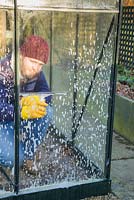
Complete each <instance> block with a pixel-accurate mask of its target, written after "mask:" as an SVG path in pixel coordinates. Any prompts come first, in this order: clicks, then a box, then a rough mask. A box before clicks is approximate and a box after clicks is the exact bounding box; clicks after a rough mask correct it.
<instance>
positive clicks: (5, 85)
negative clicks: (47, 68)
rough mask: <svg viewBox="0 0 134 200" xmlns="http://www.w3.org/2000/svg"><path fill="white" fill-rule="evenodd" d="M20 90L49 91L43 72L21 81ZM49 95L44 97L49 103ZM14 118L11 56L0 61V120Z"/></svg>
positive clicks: (4, 120)
mask: <svg viewBox="0 0 134 200" xmlns="http://www.w3.org/2000/svg"><path fill="white" fill-rule="evenodd" d="M20 92H50V89H49V87H48V84H47V81H46V78H45V75H44V73H43V72H42V71H41V72H40V74H39V75H38V77H36V78H34V79H33V80H30V81H28V82H26V83H21V85H20ZM50 101H51V96H49V97H47V98H46V102H47V103H50ZM13 119H14V73H13V70H12V68H11V56H10V55H8V56H7V57H6V58H4V59H2V60H1V61H0V121H3V122H8V121H12V120H13Z"/></svg>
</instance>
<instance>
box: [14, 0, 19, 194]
mask: <svg viewBox="0 0 134 200" xmlns="http://www.w3.org/2000/svg"><path fill="white" fill-rule="evenodd" d="M14 30H15V31H14V61H15V63H14V64H15V88H14V90H15V107H14V108H15V133H14V134H15V137H14V138H15V166H14V184H15V187H14V192H15V193H16V194H18V191H19V126H20V116H19V84H18V83H19V77H18V74H19V73H18V70H19V69H18V64H17V63H18V39H17V2H16V0H14Z"/></svg>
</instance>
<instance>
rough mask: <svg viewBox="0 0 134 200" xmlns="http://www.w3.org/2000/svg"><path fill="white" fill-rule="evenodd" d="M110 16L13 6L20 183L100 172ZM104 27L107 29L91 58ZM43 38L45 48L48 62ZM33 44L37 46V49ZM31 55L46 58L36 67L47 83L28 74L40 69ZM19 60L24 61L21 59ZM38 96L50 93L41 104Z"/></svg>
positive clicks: (110, 51)
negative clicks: (16, 29)
mask: <svg viewBox="0 0 134 200" xmlns="http://www.w3.org/2000/svg"><path fill="white" fill-rule="evenodd" d="M113 16H114V14H113V13H101V12H100V13H99V12H97V13H95V12H93V13H91V12H89V13H86V12H83V13H76V12H69V11H68V12H58V11H52V12H50V11H43V10H40V11H33V10H21V9H19V10H18V26H19V38H18V39H19V46H20V55H21V56H20V58H21V59H20V62H19V67H20V70H21V76H20V96H21V113H20V114H21V126H20V140H21V142H20V148H21V153H22V154H21V157H20V166H21V168H20V189H24V188H31V187H38V186H44V185H45V186H48V185H53V184H63V182H64V183H65V184H68V183H69V184H72V182H73V183H75V184H78V181H88V182H92V181H95V180H96V179H97V180H99V179H100V178H103V177H104V175H103V172H104V163H105V145H106V133H107V119H108V100H109V91H110V76H111V65H112V58H113V50H114V37H115V35H114V33H115V30H114V26H112V20H113ZM102 22H103V23H102ZM110 26H111V33H110V34H109V38H108V42H107V44H105V49H104V51H103V55H102V58H101V60H100V62H101V63H100V64H98V63H99V62H98V60H99V57H100V55H101V51H102V47H103V44H104V41H105V39H106V38H107V34H108V30H109V27H110ZM31 35H32V36H31ZM33 35H34V36H33ZM38 37H42V38H44V39H45V41H44V40H42V39H41V38H38ZM26 38H27V39H26ZM40 41H42V42H41V43H40ZM38 42H39V43H40V45H38V48H37V46H36V45H37V43H38ZM46 42H47V44H48V46H49V58H48V61H47V59H46V57H47V56H48V46H47V44H46ZM41 47H42V48H43V51H40V48H41ZM42 52H45V57H42ZM43 55H44V53H43ZM27 58H28V59H27ZM29 58H30V60H29ZM38 61H40V64H42V63H46V64H44V65H43V70H42V72H44V74H45V77H46V81H47V83H48V86H47V85H46V82H45V87H44V82H42V80H43V79H40V78H41V77H40V76H37V77H36V76H32V74H34V72H35V71H36V72H38V73H39V74H40V69H41V68H40V67H39V65H38V64H39V62H38ZM26 62H27V63H28V65H24V63H25V64H26ZM22 64H23V65H22ZM26 66H27V67H26ZM30 66H31V71H30V72H29V68H30ZM24 68H25V70H24ZM96 68H98V71H97V74H96V77H95V81H94V82H93V87H92V88H91V94H90V96H89V98H88V101H87V104H86V106H85V107H86V109H85V110H84V111H83V115H82V118H81V119H80V121H79V116H80V112H81V108H82V106H83V103H84V101H85V98H86V95H87V90H88V87H89V85H90V84H91V80H92V78H93V76H94V71H95V69H96ZM33 69H34V70H33ZM42 72H41V74H42ZM49 87H50V90H51V92H52V93H51V95H50V90H49V89H48V88H49ZM30 93H31V94H30ZM45 95H50V96H51V98H52V99H51V103H50V101H49V100H50V99H48V97H47V99H46V101H47V103H49V104H48V106H46V105H44V98H45ZM35 96H39V98H38V97H35ZM50 96H49V97H50ZM40 100H41V101H42V102H43V105H44V107H45V108H46V111H47V114H46V115H44V114H40V116H41V117H39V118H38V117H37V115H38V114H39V113H38V112H36V107H37V106H38V105H39V104H40V103H39V102H40ZM33 105H34V106H33ZM38 109H41V105H40V108H38ZM42 112H44V111H43V110H42ZM37 118H38V119H37ZM79 123H80V124H79ZM77 124H78V127H77ZM77 129H78V130H77ZM22 169H23V170H22Z"/></svg>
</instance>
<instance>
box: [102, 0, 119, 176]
mask: <svg viewBox="0 0 134 200" xmlns="http://www.w3.org/2000/svg"><path fill="white" fill-rule="evenodd" d="M121 1H122V0H120V1H119V14H118V20H117V28H116V41H115V52H114V63H113V65H112V66H111V77H110V97H109V104H108V121H107V128H108V129H107V135H106V150H105V152H106V153H105V167H104V174H105V177H106V178H107V179H109V178H110V168H111V155H112V136H113V123H114V104H115V93H116V77H117V68H116V64H117V55H118V44H119V31H120V15H121V8H122V6H121V5H122V4H121Z"/></svg>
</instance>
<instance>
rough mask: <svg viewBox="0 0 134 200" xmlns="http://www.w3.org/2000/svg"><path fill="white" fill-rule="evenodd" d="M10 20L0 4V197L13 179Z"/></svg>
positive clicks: (11, 13)
mask: <svg viewBox="0 0 134 200" xmlns="http://www.w3.org/2000/svg"><path fill="white" fill-rule="evenodd" d="M3 3H4V1H3ZM10 3H11V2H9V4H10ZM9 4H8V3H7V5H9ZM10 5H11V4H10ZM13 23H14V19H13V10H11V9H10V10H7V9H4V8H3V7H1V5H0V196H1V195H3V194H4V193H5V192H6V191H8V192H9V191H10V192H11V191H13V179H14V171H13V167H14V116H13V107H14V59H13V49H14V43H13V42H14V41H13V36H14V31H13Z"/></svg>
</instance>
